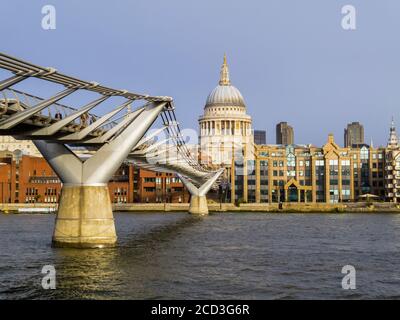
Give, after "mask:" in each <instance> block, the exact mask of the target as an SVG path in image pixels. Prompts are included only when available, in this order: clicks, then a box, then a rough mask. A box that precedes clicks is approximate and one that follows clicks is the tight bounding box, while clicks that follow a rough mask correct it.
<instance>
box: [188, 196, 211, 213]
mask: <svg viewBox="0 0 400 320" xmlns="http://www.w3.org/2000/svg"><path fill="white" fill-rule="evenodd" d="M189 213H191V214H196V215H201V216H204V215H207V214H208V205H207V198H206V196H196V195H192V196H191V198H190V206H189Z"/></svg>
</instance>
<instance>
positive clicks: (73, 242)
mask: <svg viewBox="0 0 400 320" xmlns="http://www.w3.org/2000/svg"><path fill="white" fill-rule="evenodd" d="M116 242H117V236H116V232H115V225H114V218H113V213H112V207H111V201H110V195H109V192H108V187H107V185H100V186H85V185H73V186H69V185H64V186H63V188H62V191H61V197H60V204H59V208H58V213H57V218H56V224H55V228H54V233H53V246H54V247H70V248H71V247H72V248H103V247H112V246H115V245H116Z"/></svg>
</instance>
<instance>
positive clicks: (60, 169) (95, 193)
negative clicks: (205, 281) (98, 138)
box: [34, 102, 166, 248]
mask: <svg viewBox="0 0 400 320" xmlns="http://www.w3.org/2000/svg"><path fill="white" fill-rule="evenodd" d="M165 104H166V102H162V103H152V104H150V105H147V106H145V107H143V108H141V109H138V110H137V111H135V112H133V113H132V116H131V117H130V122H129V123H128V124H126V127H125V128H123V129H121V130H120V131H119V133H118V135H117V134H116V136H115V137H114V138H113V140H111V141H110V142H107V143H105V144H104V145H103V146H102V147H101V148H100V149H98V150H97V152H96V153H95V154H94V155H93V156H92V157H90V158H89V159H87V160H86V161H83V160H81V159H80V158H79V157H78V156H76V155H75V154H74V153H73V152H72V151H71V150H70V149H69V148H68V147H66V146H65V145H64V144H62V143H54V142H49V141H43V140H34V143H35V145H36V147H37V148H38V149H39V151H40V152H41V153H42V155H43V156H44V157H45V158H46V160H47V161H48V163H49V164H50V166H51V167H52V168H53V170H54V171H55V172H56V173H57V175H58V176H59V178H60V179H61V181H62V182H63V187H62V191H61V197H60V203H59V208H58V213H57V218H56V224H55V229H54V234H53V245H54V246H57V247H78V248H82V247H88V248H93V247H105V246H114V245H115V243H116V241H117V236H116V232H115V225H114V218H113V213H112V208H111V201H110V196H109V192H108V187H107V183H108V181H109V180H110V178H111V177H112V175H113V174H114V173H115V171H117V169H118V168H119V167H120V165H121V163H122V162H123V161H124V159H125V158H126V157H127V156H128V154H129V152H130V151H131V150H132V148H133V147H134V146H135V145H136V144H137V143H138V142H139V141H140V139H141V138H142V137H143V136H144V134H145V133H146V131H147V130H148V129H149V127H150V126H151V125H152V124H153V122H154V121H155V120H156V118H157V116H158V115H159V113H160V112H161V111H162V110H163V108H164V106H165Z"/></svg>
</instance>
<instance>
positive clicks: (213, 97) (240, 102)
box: [206, 56, 245, 108]
mask: <svg viewBox="0 0 400 320" xmlns="http://www.w3.org/2000/svg"><path fill="white" fill-rule="evenodd" d="M213 106H216V107H218V106H230V107H245V103H244V99H243V96H242V94H241V93H240V91H239V90H238V89H237V88H236V87H234V86H233V85H231V82H230V80H229V70H228V65H227V63H226V56H224V63H223V65H222V68H221V78H220V80H219V85H218V86H216V87H215V88H214V90H213V91H211V93H210V94H209V95H208V97H207V101H206V108H207V107H213Z"/></svg>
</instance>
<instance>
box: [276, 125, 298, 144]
mask: <svg viewBox="0 0 400 320" xmlns="http://www.w3.org/2000/svg"><path fill="white" fill-rule="evenodd" d="M276 144H283V145H288V144H294V130H293V128H292V127H291V126H290V125H288V123H287V122H279V123H278V124H277V125H276Z"/></svg>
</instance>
